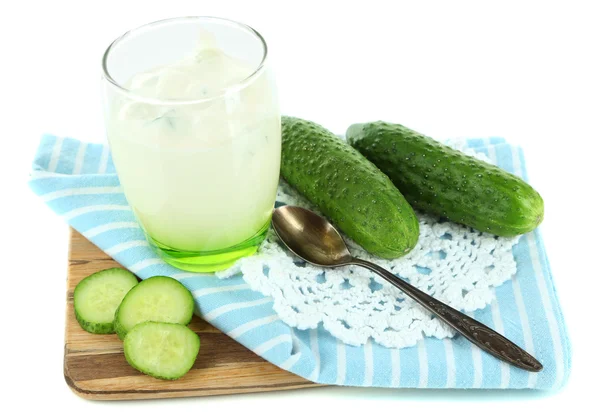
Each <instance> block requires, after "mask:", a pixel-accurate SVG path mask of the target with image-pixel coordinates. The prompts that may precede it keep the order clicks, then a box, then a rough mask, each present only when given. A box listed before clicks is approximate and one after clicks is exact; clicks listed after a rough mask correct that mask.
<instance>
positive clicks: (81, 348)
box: [64, 230, 319, 400]
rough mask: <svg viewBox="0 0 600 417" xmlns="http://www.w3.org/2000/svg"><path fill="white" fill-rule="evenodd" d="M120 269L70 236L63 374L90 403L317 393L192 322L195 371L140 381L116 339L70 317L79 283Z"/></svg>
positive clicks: (205, 325) (75, 235) (206, 326)
mask: <svg viewBox="0 0 600 417" xmlns="http://www.w3.org/2000/svg"><path fill="white" fill-rule="evenodd" d="M115 266H120V265H119V264H118V263H116V262H115V261H114V260H113V259H112V258H110V257H109V256H108V255H106V254H105V253H104V252H102V251H101V250H100V249H98V248H97V247H96V246H95V245H94V244H92V243H91V242H89V241H88V240H87V239H86V238H84V237H83V236H82V235H81V234H79V233H78V232H76V231H75V230H71V237H70V245H69V270H68V276H67V309H66V329H65V357H64V373H65V380H66V382H67V384H68V385H69V387H71V389H72V390H73V391H74V392H75V393H76V394H77V395H79V396H81V397H84V398H87V399H93V400H127V399H144V398H148V399H149V398H175V397H194V396H208V395H221V394H234V393H246V392H261V391H277V390H288V389H296V388H305V387H317V386H319V385H317V384H314V383H312V382H310V381H308V380H305V379H303V378H301V377H299V376H297V375H295V374H292V373H290V372H287V371H284V370H282V369H280V368H278V367H277V366H275V365H273V364H271V363H269V362H267V361H265V360H264V359H262V358H261V357H259V356H258V355H256V354H255V353H253V352H252V351H250V350H248V349H247V348H245V347H244V346H242V345H240V344H239V343H237V342H235V341H234V340H233V339H231V338H229V337H228V336H227V335H225V334H223V333H222V332H220V331H219V330H218V329H216V328H214V327H213V326H211V325H210V324H208V323H207V322H205V321H203V320H201V319H200V318H199V317H196V316H194V319H193V320H192V323H191V324H190V328H191V329H192V330H194V331H195V332H196V333H197V334H198V335H199V336H200V340H201V344H202V346H201V348H200V353H199V354H198V358H197V359H196V362H195V363H194V366H193V368H192V369H191V370H190V372H188V373H187V374H186V375H185V376H184V377H182V378H180V379H178V380H176V381H162V380H159V379H155V378H152V377H150V376H147V375H144V374H142V373H140V372H138V371H136V370H135V369H133V368H132V367H131V366H129V364H128V363H127V362H126V361H125V356H124V355H123V344H122V342H121V341H120V340H119V338H118V337H117V336H116V335H115V334H110V335H94V334H90V333H87V332H86V331H84V330H83V329H82V328H81V327H80V326H79V324H78V323H77V320H76V319H75V315H74V313H73V290H74V289H75V286H76V285H77V283H78V282H79V281H81V280H82V279H83V278H85V277H86V276H88V275H90V274H92V273H94V272H97V271H99V270H101V269H105V268H111V267H115Z"/></svg>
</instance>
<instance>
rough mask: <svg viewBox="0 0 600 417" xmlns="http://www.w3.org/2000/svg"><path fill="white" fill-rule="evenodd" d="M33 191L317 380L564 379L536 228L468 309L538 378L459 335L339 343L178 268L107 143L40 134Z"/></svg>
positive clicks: (480, 384) (497, 143)
mask: <svg viewBox="0 0 600 417" xmlns="http://www.w3.org/2000/svg"><path fill="white" fill-rule="evenodd" d="M468 144H469V146H470V147H472V148H475V149H476V150H478V151H480V152H484V153H485V154H487V156H488V157H489V158H490V159H491V160H492V161H493V162H495V163H497V164H498V165H499V166H500V167H502V168H504V169H506V170H508V171H510V172H513V173H515V174H517V175H520V176H521V177H523V178H525V179H527V175H526V171H525V160H524V157H523V153H522V151H521V149H520V148H518V147H514V146H511V145H509V144H508V143H506V142H505V141H504V140H503V139H499V138H491V139H483V140H482V139H473V140H469V141H468ZM29 184H30V186H31V188H32V189H33V191H34V192H35V193H36V194H37V195H39V197H40V198H41V199H42V200H43V201H44V202H45V203H46V204H48V206H50V208H51V209H52V210H54V211H55V212H56V213H57V214H58V215H60V216H61V217H62V218H63V219H64V220H65V221H66V222H67V223H68V224H69V225H71V226H72V227H73V228H75V229H76V230H77V231H79V232H80V233H81V234H83V235H84V236H85V237H87V238H88V239H89V240H90V241H92V242H93V243H94V244H96V245H97V246H98V247H99V248H100V249H102V250H103V251H104V252H106V253H107V254H108V255H110V256H111V257H113V258H114V259H115V260H116V261H118V262H119V263H120V264H122V265H123V266H124V267H125V268H127V269H129V270H131V271H132V272H133V273H135V274H136V275H138V276H139V277H140V278H142V279H145V278H148V277H151V276H153V275H167V276H171V277H173V278H176V279H178V280H179V281H181V282H182V283H183V284H184V285H185V286H186V287H187V288H189V289H190V290H191V291H192V293H193V295H194V298H195V300H196V314H198V315H200V316H202V317H203V318H204V319H205V320H206V321H208V322H210V323H211V324H213V325H214V326H215V327H217V328H219V329H220V330H222V331H223V332H225V333H226V334H228V335H229V336H230V337H232V338H234V339H235V340H237V341H238V342H239V343H241V344H243V345H244V346H246V347H248V348H249V349H251V350H253V351H254V352H256V353H257V354H258V355H260V356H262V357H263V358H265V359H266V360H268V361H270V362H272V363H274V364H275V365H277V366H279V367H281V368H283V369H286V370H289V371H290V372H293V373H296V374H298V375H300V376H302V377H304V378H307V379H309V380H312V381H315V382H320V383H324V384H337V385H349V386H375V387H403V388H534V389H556V388H558V387H561V386H562V385H563V384H564V383H565V381H566V380H567V378H568V375H569V373H570V368H571V358H570V356H571V354H570V345H569V340H568V337H567V332H566V329H565V323H564V320H563V315H562V312H561V309H560V306H559V303H558V299H557V295H556V291H555V288H554V283H553V280H552V274H551V272H550V268H549V264H548V259H547V257H546V252H545V250H544V246H543V243H542V239H541V236H540V231H539V230H536V231H535V232H533V233H529V234H527V235H525V236H522V237H521V239H520V240H519V243H518V244H517V245H516V246H515V247H514V248H513V251H514V256H515V259H516V261H517V269H518V271H517V274H516V276H515V277H513V279H512V280H510V281H507V282H506V283H505V284H503V285H501V286H500V287H497V288H496V301H494V302H493V303H492V305H491V306H489V307H487V308H485V309H483V310H479V311H477V312H475V314H474V317H475V318H476V319H477V320H480V321H482V322H483V323H485V324H487V325H489V326H491V327H492V328H495V329H496V330H497V331H499V332H500V333H503V334H504V335H505V336H507V337H508V338H509V339H511V340H513V341H514V342H516V343H517V344H518V345H520V346H522V347H524V348H525V349H526V350H527V351H529V352H530V353H532V354H534V356H535V357H537V358H538V359H539V360H540V361H541V362H542V363H543V365H544V370H543V371H542V372H540V373H537V374H536V373H529V372H526V371H523V370H520V369H517V368H515V367H511V366H509V365H507V364H505V363H503V362H500V361H498V360H497V359H495V358H494V357H492V356H490V355H488V354H487V353H484V352H482V351H481V350H480V349H479V348H477V347H475V346H474V345H472V344H471V343H469V342H467V340H466V339H464V338H462V337H455V338H454V339H445V340H438V339H433V338H426V339H425V340H422V341H421V342H419V344H418V345H417V346H415V347H412V348H406V349H400V350H398V349H387V348H384V347H382V346H380V345H377V344H372V343H368V344H366V345H365V346H362V347H354V346H347V345H344V344H342V343H340V342H339V341H338V340H337V339H335V338H333V337H332V336H331V335H330V334H329V333H328V332H326V331H325V330H324V329H323V328H322V327H319V328H317V329H313V330H298V329H294V328H290V327H288V326H287V325H286V324H284V323H283V322H282V321H281V320H279V319H278V317H277V316H276V315H275V313H274V311H273V308H272V307H273V300H272V299H271V298H269V297H264V296H263V295H262V294H260V293H258V292H254V291H252V290H250V288H249V286H248V285H247V284H246V283H245V282H244V278H243V277H242V276H237V277H234V278H230V279H226V280H221V279H218V278H216V277H214V276H212V275H207V274H196V273H188V272H183V271H181V270H178V269H176V268H174V267H172V266H170V265H168V264H166V263H165V262H163V261H162V260H161V259H159V258H158V257H157V255H156V254H155V253H154V252H153V251H152V249H151V248H150V247H149V246H148V244H147V243H146V241H145V239H144V234H143V233H142V231H141V230H140V228H139V227H138V225H137V223H136V221H135V218H134V215H133V213H132V211H131V209H130V207H129V206H128V205H127V201H126V200H125V196H124V195H123V193H122V190H121V188H120V185H119V179H118V178H117V175H116V172H115V167H114V165H113V162H112V160H111V157H110V152H109V149H108V147H107V146H106V145H101V144H91V143H85V142H80V141H78V140H75V139H71V138H62V137H55V136H49V135H47V136H44V137H43V138H42V141H41V143H40V146H39V149H38V152H37V155H36V156H35V161H34V164H33V172H32V174H31V178H30V183H29Z"/></svg>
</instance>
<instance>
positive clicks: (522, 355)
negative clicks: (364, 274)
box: [350, 258, 543, 372]
mask: <svg viewBox="0 0 600 417" xmlns="http://www.w3.org/2000/svg"><path fill="white" fill-rule="evenodd" d="M350 263H352V264H355V265H360V266H363V267H365V268H367V269H370V270H371V271H373V272H375V273H377V274H379V275H380V276H381V277H382V278H384V279H385V280H386V281H388V282H389V283H390V284H392V285H394V286H395V287H396V288H399V289H400V290H402V291H403V292H404V293H405V294H406V295H408V296H410V297H411V298H412V299H414V300H415V301H417V302H418V303H419V304H420V305H422V306H423V307H425V308H426V309H427V310H429V311H431V312H432V313H434V314H435V315H436V316H438V317H439V318H440V319H441V320H443V321H444V322H445V323H447V324H448V325H450V326H452V327H453V328H454V329H456V330H457V331H458V332H459V333H460V334H462V335H463V336H464V337H466V338H467V339H468V340H470V341H471V342H472V343H474V344H475V345H477V346H479V347H480V348H481V349H483V350H485V351H486V352H488V353H490V354H492V355H494V356H495V357H497V358H498V359H500V360H503V361H506V362H508V363H511V364H513V365H515V366H517V367H519V368H521V369H525V370H527V371H531V372H539V371H541V370H542V368H543V366H542V364H541V363H540V362H538V361H537V359H535V358H534V357H533V356H531V355H530V354H529V353H527V352H526V351H525V350H523V349H521V348H520V347H519V346H517V345H515V344H514V343H513V342H511V341H510V340H508V339H507V338H505V337H504V336H502V335H501V334H500V333H497V332H495V331H494V330H492V329H490V328H489V327H487V326H486V325H484V324H483V323H480V322H478V321H477V320H474V319H472V318H471V317H469V316H467V315H466V314H463V313H461V312H460V311H458V310H455V309H453V308H452V307H450V306H448V305H446V304H444V303H442V302H440V301H438V300H436V299H435V298H433V297H431V296H430V295H428V294H425V293H424V292H423V291H421V290H419V289H417V288H415V287H413V286H412V285H410V284H409V283H407V282H406V281H404V280H402V279H400V278H398V277H397V276H395V275H394V274H392V273H391V272H389V271H387V270H385V269H383V268H382V267H380V266H379V265H376V264H373V263H371V262H368V261H365V260H362V259H358V258H353V259H352V262H350Z"/></svg>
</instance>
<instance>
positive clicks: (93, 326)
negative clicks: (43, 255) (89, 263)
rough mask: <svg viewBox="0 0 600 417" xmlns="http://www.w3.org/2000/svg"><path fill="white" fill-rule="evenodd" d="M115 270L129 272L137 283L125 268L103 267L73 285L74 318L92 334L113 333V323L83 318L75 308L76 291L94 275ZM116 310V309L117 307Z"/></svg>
mask: <svg viewBox="0 0 600 417" xmlns="http://www.w3.org/2000/svg"><path fill="white" fill-rule="evenodd" d="M115 270H118V271H119V272H120V273H128V274H130V275H131V277H132V280H134V281H135V284H137V278H136V277H135V275H133V274H132V273H131V272H129V271H127V270H124V269H122V268H108V269H104V270H102V271H98V272H95V273H93V274H91V275H90V276H87V277H85V278H84V279H82V280H81V281H80V282H79V283H78V284H77V285H76V286H75V290H74V291H73V310H75V319H76V320H77V322H78V323H79V325H80V326H81V328H82V329H83V330H85V331H86V332H88V333H93V334H113V333H115V328H114V323H113V322H112V321H111V322H107V323H94V322H91V321H88V320H86V319H84V318H83V317H82V316H81V315H80V314H79V311H78V309H77V302H76V300H77V293H78V292H79V291H78V290H79V289H81V288H82V287H83V286H84V285H86V283H87V282H88V281H89V280H91V279H95V278H96V277H100V276H101V275H102V274H105V273H111V272H114V271H115ZM86 280H88V281H86ZM132 282H133V281H132ZM135 284H134V286H135ZM132 288H133V287H132ZM117 310H118V307H117Z"/></svg>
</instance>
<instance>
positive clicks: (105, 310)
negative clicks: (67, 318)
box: [73, 268, 138, 334]
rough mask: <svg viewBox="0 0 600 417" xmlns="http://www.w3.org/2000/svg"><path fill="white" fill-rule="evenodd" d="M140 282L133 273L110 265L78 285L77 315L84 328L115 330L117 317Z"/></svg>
mask: <svg viewBox="0 0 600 417" xmlns="http://www.w3.org/2000/svg"><path fill="white" fill-rule="evenodd" d="M137 283H138V280H137V278H136V277H135V275H133V274H132V273H131V272H129V271H127V270H125V269H121V268H110V269H105V270H103V271H99V272H96V273H94V274H92V275H90V276H88V277H86V278H84V279H83V280H81V282H79V284H77V286H76V287H75V291H74V292H73V306H74V309H75V318H76V319H77V321H78V322H79V325H80V326H81V327H82V328H83V330H85V331H87V332H90V333H95V334H109V333H114V332H115V329H114V327H113V318H114V316H115V311H116V310H117V308H118V307H119V304H121V301H122V300H123V297H125V294H127V292H128V291H129V290H130V289H131V288H133V287H135V286H136V285H137Z"/></svg>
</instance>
